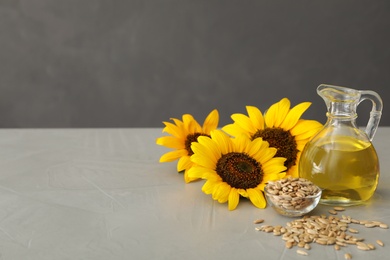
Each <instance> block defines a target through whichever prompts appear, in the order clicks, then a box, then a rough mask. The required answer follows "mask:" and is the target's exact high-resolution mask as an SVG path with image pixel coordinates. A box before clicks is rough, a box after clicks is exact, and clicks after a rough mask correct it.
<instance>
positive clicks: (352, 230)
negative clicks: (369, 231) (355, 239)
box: [348, 228, 359, 234]
mask: <svg viewBox="0 0 390 260" xmlns="http://www.w3.org/2000/svg"><path fill="white" fill-rule="evenodd" d="M348 231H349V232H351V233H354V234H357V233H359V230H357V229H354V228H350V229H348Z"/></svg>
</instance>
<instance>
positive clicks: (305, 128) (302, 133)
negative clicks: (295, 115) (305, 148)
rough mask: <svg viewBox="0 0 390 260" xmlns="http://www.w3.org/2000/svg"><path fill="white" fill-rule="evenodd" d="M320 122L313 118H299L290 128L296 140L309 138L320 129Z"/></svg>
mask: <svg viewBox="0 0 390 260" xmlns="http://www.w3.org/2000/svg"><path fill="white" fill-rule="evenodd" d="M322 127H323V126H322V124H321V123H319V122H318V121H315V120H303V119H301V120H299V121H298V122H297V123H296V125H295V126H294V127H293V128H292V129H291V130H290V133H291V134H292V135H293V136H294V137H295V139H296V140H302V139H306V138H310V137H311V136H313V135H315V134H316V133H317V132H318V131H319V130H321V129H322Z"/></svg>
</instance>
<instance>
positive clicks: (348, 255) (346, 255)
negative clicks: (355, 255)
mask: <svg viewBox="0 0 390 260" xmlns="http://www.w3.org/2000/svg"><path fill="white" fill-rule="evenodd" d="M344 258H345V259H347V260H350V259H352V255H351V254H349V253H346V254H344Z"/></svg>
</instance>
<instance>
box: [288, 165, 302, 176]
mask: <svg viewBox="0 0 390 260" xmlns="http://www.w3.org/2000/svg"><path fill="white" fill-rule="evenodd" d="M298 169H299V168H298V165H294V166H291V167H290V169H288V171H287V172H286V175H289V176H291V177H294V178H296V177H299V171H298Z"/></svg>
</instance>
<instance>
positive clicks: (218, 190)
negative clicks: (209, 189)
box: [212, 182, 231, 203]
mask: <svg viewBox="0 0 390 260" xmlns="http://www.w3.org/2000/svg"><path fill="white" fill-rule="evenodd" d="M230 190H231V187H230V186H229V185H227V184H226V183H224V182H220V183H218V184H215V186H214V190H213V193H212V197H213V199H214V200H218V202H220V203H223V202H226V201H227V200H228V197H229V193H230Z"/></svg>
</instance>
